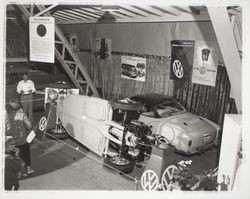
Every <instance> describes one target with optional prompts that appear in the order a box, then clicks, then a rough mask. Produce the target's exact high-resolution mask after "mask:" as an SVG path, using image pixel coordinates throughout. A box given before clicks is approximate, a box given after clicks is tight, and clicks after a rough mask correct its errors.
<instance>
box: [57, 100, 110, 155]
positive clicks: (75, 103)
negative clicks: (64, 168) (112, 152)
mask: <svg viewBox="0 0 250 199" xmlns="http://www.w3.org/2000/svg"><path fill="white" fill-rule="evenodd" d="M64 100H65V102H66V103H65V104H64V105H65V107H64V108H63V109H64V110H63V114H60V115H61V116H60V117H61V118H63V126H64V127H65V129H66V130H67V132H68V133H69V134H70V135H71V136H72V137H73V138H75V139H76V140H77V141H79V142H80V143H82V144H83V145H85V146H86V147H87V148H89V149H90V150H92V151H93V152H95V153H97V154H99V155H102V153H103V149H104V145H105V142H106V140H105V139H106V137H105V136H104V135H105V132H106V131H107V130H108V127H107V125H105V124H104V121H107V120H109V119H110V105H109V103H108V101H106V100H103V99H100V98H96V97H88V96H83V95H70V96H68V97H67V98H65V99H64Z"/></svg>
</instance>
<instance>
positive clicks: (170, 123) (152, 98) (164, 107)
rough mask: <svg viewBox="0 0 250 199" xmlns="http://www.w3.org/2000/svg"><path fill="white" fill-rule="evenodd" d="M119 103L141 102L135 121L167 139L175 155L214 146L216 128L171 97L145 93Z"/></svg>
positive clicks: (217, 131)
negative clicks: (141, 105)
mask: <svg viewBox="0 0 250 199" xmlns="http://www.w3.org/2000/svg"><path fill="white" fill-rule="evenodd" d="M122 101H128V102H130V103H133V102H140V103H143V104H144V107H143V108H142V111H141V114H140V117H139V119H138V120H139V121H142V122H144V123H145V124H147V125H149V126H152V133H153V134H159V135H162V136H164V137H165V138H167V140H168V141H169V142H170V143H171V144H172V145H173V146H175V148H176V150H177V151H178V152H181V153H185V154H194V153H199V152H203V151H204V150H205V149H208V148H210V147H212V146H213V145H215V144H217V139H218V134H219V130H220V127H219V126H218V125H217V124H215V123H214V122H212V121H210V120H208V119H206V118H204V117H201V116H198V115H195V114H192V113H190V112H187V110H186V109H185V108H184V106H183V105H182V104H180V103H179V102H178V101H177V100H175V99H174V98H173V97H170V96H166V95H161V94H146V95H138V96H134V97H131V98H129V99H127V100H122Z"/></svg>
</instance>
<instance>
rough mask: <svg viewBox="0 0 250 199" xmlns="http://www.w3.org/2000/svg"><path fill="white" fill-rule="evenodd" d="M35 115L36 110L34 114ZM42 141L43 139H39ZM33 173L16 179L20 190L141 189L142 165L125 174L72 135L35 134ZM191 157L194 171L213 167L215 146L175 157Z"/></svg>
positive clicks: (32, 150) (199, 171) (188, 158)
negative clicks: (62, 136) (53, 137)
mask: <svg viewBox="0 0 250 199" xmlns="http://www.w3.org/2000/svg"><path fill="white" fill-rule="evenodd" d="M35 117H36V118H38V117H39V113H36V114H35ZM42 141H43V142H42ZM31 156H32V167H33V169H34V170H35V173H34V174H31V175H29V176H28V177H26V178H24V177H23V178H21V179H20V190H136V189H138V190H141V189H142V188H141V186H140V183H136V182H137V181H136V177H137V178H138V179H140V176H141V175H142V173H143V171H144V168H145V167H144V166H143V167H142V168H138V167H136V166H135V169H134V171H133V172H132V173H131V174H129V176H126V175H122V174H119V173H118V172H116V171H113V170H111V169H109V168H107V167H104V166H103V159H102V158H101V157H99V156H97V155H95V154H93V153H92V152H91V151H89V150H88V149H86V148H85V147H84V146H83V145H80V144H79V143H77V142H75V141H74V140H72V139H66V140H61V141H58V140H53V139H50V138H47V137H45V139H44V140H42V135H41V134H40V133H38V134H37V137H36V140H34V142H33V143H32V145H31ZM190 159H192V161H193V162H192V165H191V169H192V171H193V173H194V174H201V173H202V172H203V171H204V170H208V169H211V168H215V167H216V159H217V152H216V150H215V149H213V150H210V151H207V152H206V153H204V154H202V155H200V156H199V155H194V156H183V155H179V154H176V160H177V161H178V160H190Z"/></svg>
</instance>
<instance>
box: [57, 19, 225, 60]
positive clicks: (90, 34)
mask: <svg viewBox="0 0 250 199" xmlns="http://www.w3.org/2000/svg"><path fill="white" fill-rule="evenodd" d="M60 28H61V30H62V32H64V33H77V34H78V37H79V42H80V48H82V49H91V48H92V41H93V38H98V37H99V38H110V39H111V43H112V44H111V46H112V51H118V52H135V53H142V54H149V55H159V56H170V55H171V47H170V41H171V40H174V39H179V40H202V41H213V42H215V44H217V40H216V36H215V33H214V30H213V27H212V24H211V22H179V23H176V22H173V23H114V24H75V25H60ZM216 48H218V49H219V47H218V46H217V45H216ZM218 51H219V50H218ZM219 52H220V51H219ZM219 57H221V55H219ZM220 61H222V59H221V60H220Z"/></svg>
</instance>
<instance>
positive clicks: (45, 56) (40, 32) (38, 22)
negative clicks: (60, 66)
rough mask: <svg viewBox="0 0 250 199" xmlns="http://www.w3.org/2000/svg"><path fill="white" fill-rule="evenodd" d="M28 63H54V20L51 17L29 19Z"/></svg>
mask: <svg viewBox="0 0 250 199" xmlns="http://www.w3.org/2000/svg"><path fill="white" fill-rule="evenodd" d="M29 37H30V61H38V62H48V63H54V62H55V49H54V48H55V20H54V18H53V17H30V19H29Z"/></svg>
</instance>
